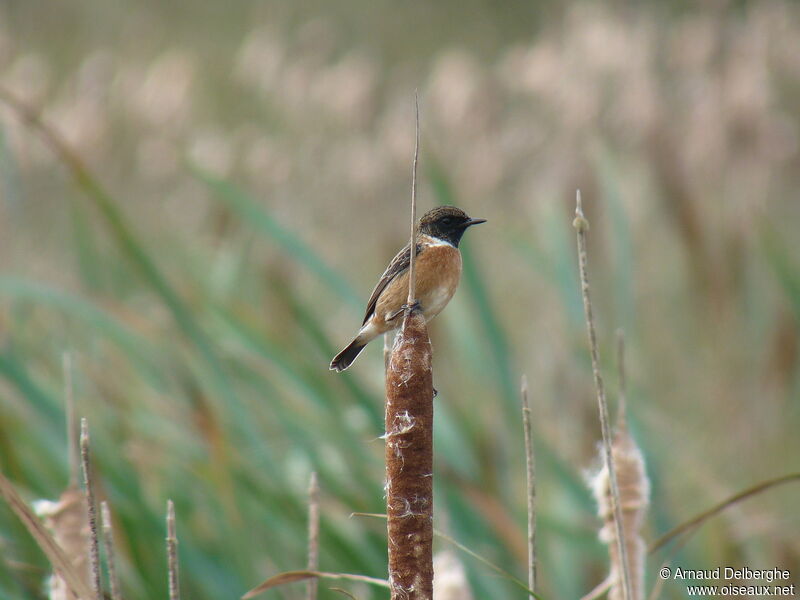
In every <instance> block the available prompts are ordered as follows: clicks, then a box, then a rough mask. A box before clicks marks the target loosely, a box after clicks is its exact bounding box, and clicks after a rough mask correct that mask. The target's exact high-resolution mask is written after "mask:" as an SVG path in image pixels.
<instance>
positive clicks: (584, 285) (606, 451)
mask: <svg viewBox="0 0 800 600" xmlns="http://www.w3.org/2000/svg"><path fill="white" fill-rule="evenodd" d="M573 226H574V227H575V229H576V231H577V238H578V265H579V268H580V279H581V292H582V295H583V308H584V312H585V316H586V328H587V331H588V334H589V350H590V353H591V357H592V373H593V375H594V383H595V388H596V390H597V404H598V410H599V413H600V430H601V432H602V436H603V459H604V460H603V462H604V463H605V467H606V469H607V470H608V478H609V487H610V491H611V505H612V506H611V508H612V514H613V516H614V527H615V530H616V545H617V551H618V552H619V556H620V561H621V563H622V565H621V566H622V569H621V573H620V574H621V575H622V591H623V596H622V597H623V600H633V596H632V595H631V577H630V567H629V563H628V556H627V551H626V548H625V543H624V540H625V536H624V532H623V524H622V507H621V505H620V500H619V487H618V485H617V473H616V470H615V469H614V458H613V456H612V452H611V429H610V426H609V417H608V403H607V402H606V392H605V387H604V385H603V377H602V375H601V374H600V359H599V356H598V351H597V334H596V332H595V328H594V316H593V314H592V300H591V296H590V294H589V274H588V268H587V262H588V261H587V253H586V232H587V231H588V229H589V221H587V220H586V217H584V215H583V206H582V204H581V192H580V190H578V193H577V198H576V205H575V220H574V221H573Z"/></svg>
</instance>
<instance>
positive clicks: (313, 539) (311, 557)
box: [306, 471, 319, 600]
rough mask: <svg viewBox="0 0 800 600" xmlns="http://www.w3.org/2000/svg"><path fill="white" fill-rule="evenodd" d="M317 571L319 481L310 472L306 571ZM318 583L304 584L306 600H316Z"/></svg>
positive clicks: (312, 580) (315, 475) (313, 581)
mask: <svg viewBox="0 0 800 600" xmlns="http://www.w3.org/2000/svg"><path fill="white" fill-rule="evenodd" d="M318 569H319V481H318V480H317V473H316V471H312V472H311V478H310V481H309V484H308V570H309V571H317V570H318ZM318 588H319V581H318V580H317V579H316V578H315V577H313V578H311V579H309V580H308V581H307V582H306V598H307V600H316V598H317V590H318Z"/></svg>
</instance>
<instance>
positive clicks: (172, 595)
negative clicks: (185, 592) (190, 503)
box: [167, 500, 181, 600]
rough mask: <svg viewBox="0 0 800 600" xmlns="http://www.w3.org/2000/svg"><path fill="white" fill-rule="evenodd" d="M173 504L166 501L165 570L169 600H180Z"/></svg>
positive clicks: (170, 501) (176, 536)
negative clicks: (167, 578)
mask: <svg viewBox="0 0 800 600" xmlns="http://www.w3.org/2000/svg"><path fill="white" fill-rule="evenodd" d="M175 529H176V528H175V504H174V503H173V502H172V500H167V570H168V572H169V573H168V576H169V600H180V597H181V588H180V578H179V575H178V535H177V533H176V531H175Z"/></svg>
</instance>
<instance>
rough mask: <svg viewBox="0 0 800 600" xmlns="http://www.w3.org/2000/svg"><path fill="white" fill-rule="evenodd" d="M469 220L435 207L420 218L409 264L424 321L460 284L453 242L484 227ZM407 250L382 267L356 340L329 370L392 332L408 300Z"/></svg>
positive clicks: (341, 368) (342, 366) (341, 366)
mask: <svg viewBox="0 0 800 600" xmlns="http://www.w3.org/2000/svg"><path fill="white" fill-rule="evenodd" d="M485 222H486V219H471V218H469V217H468V216H467V213H465V212H464V211H463V210H461V209H460V208H456V207H455V206H439V207H437V208H434V209H432V210H429V211H428V212H427V213H425V214H424V215H423V216H422V218H421V219H420V220H419V226H418V228H417V232H418V233H417V257H416V261H415V263H414V277H415V279H416V291H417V301H418V302H419V304H420V308H421V310H422V314H423V316H424V317H425V320H426V321H430V320H431V319H432V318H433V317H435V316H436V315H438V314H439V313H440V312H442V309H443V308H444V307H445V306H447V303H448V302H450V298H452V297H453V294H454V293H455V291H456V288H457V287H458V281H459V279H461V252H459V250H458V243H459V242H460V241H461V236H462V235H464V232H465V231H466V230H467V228H468V227H471V226H472V225H477V224H478V223H485ZM410 262H411V246H410V244H406V247H405V248H403V249H402V250H400V252H398V253H397V256H395V257H394V258H393V259H392V262H390V263H389V266H388V267H386V270H385V271H384V272H383V275H382V276H381V279H380V281H378V285H376V286H375V289H374V290H372V295H371V296H370V297H369V301H368V302H367V311H366V313H365V314H364V322H363V324H362V326H361V329H359V330H358V335H356V337H355V338H353V341H352V342H350V343H349V344H348V345H347V347H346V348H345V349H344V350H342V351H341V352H339V354H337V355H336V356H335V357H334V359H333V360H332V361H331V367H330V368H331V370H332V371H337V372H341V371H344V370H345V369H346V368H347V367H349V366H350V365H351V364H353V361H354V360H355V359H356V357H357V356H358V355H359V353H360V352H361V351H362V350H363V349H364V346H366V345H367V344H369V343H370V342H371V341H372V340H373V339H375V338H376V337H378V336H379V335H380V334H382V333H386V332H387V331H392V330H393V329H397V328H398V327H399V326H400V325H401V323H402V319H400V318H399V317H400V316H402V314H403V306H404V304H405V302H406V300H407V298H408V266H409V263H410Z"/></svg>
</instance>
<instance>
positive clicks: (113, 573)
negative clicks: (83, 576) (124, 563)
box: [100, 500, 122, 600]
mask: <svg viewBox="0 0 800 600" xmlns="http://www.w3.org/2000/svg"><path fill="white" fill-rule="evenodd" d="M100 517H101V519H102V521H103V541H104V542H105V547H106V562H107V563H108V581H109V583H110V584H111V600H122V593H121V592H120V585H119V576H118V575H117V565H116V552H115V551H114V528H113V525H112V523H111V511H110V510H109V509H108V502H106V501H105V500H103V501H102V502H101V503H100Z"/></svg>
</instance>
